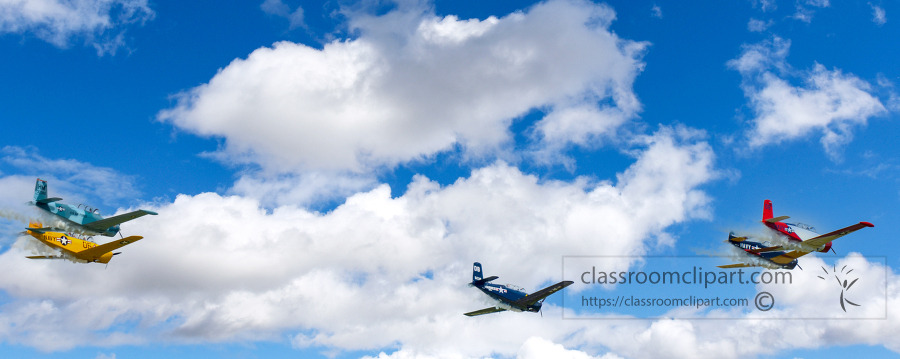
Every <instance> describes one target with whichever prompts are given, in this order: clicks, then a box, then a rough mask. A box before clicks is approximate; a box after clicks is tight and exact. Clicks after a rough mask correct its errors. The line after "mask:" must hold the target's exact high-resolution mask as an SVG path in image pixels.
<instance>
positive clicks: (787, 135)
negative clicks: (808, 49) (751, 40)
mask: <svg viewBox="0 0 900 359" xmlns="http://www.w3.org/2000/svg"><path fill="white" fill-rule="evenodd" d="M789 47H790V41H785V40H782V39H780V38H778V37H775V39H774V40H773V41H764V42H762V43H759V44H754V45H745V46H744V51H743V53H742V54H741V56H740V57H739V58H737V59H734V60H731V61H729V62H728V65H729V67H731V68H733V69H735V70H738V71H739V72H740V73H741V75H742V77H743V83H742V85H741V87H742V88H743V90H744V94H745V96H747V98H748V99H749V100H750V103H749V105H750V107H751V108H752V109H753V111H754V112H755V113H756V116H755V118H753V119H752V120H751V121H750V122H751V126H752V128H751V129H750V130H749V131H748V132H747V136H746V137H747V141H748V143H749V145H750V147H751V148H758V147H761V146H764V145H768V144H773V143H780V142H783V141H786V140H791V139H795V138H800V137H803V136H806V135H808V134H809V133H811V132H814V131H815V132H821V133H822V138H821V140H820V141H821V143H822V145H823V147H824V148H825V151H826V152H827V153H828V155H829V156H830V157H831V158H832V159H833V160H839V159H840V157H841V156H840V153H841V151H840V150H841V148H842V147H843V146H844V145H845V144H847V143H849V142H850V141H851V140H852V138H853V133H852V131H851V130H852V128H853V127H855V126H859V125H865V124H866V121H867V120H868V119H869V118H871V117H874V116H879V115H883V114H885V113H886V112H887V110H886V109H885V107H884V105H882V103H881V101H879V99H878V98H876V97H875V96H873V95H872V94H871V92H872V86H871V85H870V84H869V83H868V82H866V81H863V80H861V79H859V78H858V77H856V76H854V75H852V74H844V73H843V72H841V70H839V69H834V70H831V71H829V70H827V69H826V68H825V66H822V65H820V64H815V65H814V66H813V68H812V69H811V70H809V71H801V72H799V76H800V77H802V78H803V80H804V82H805V85H804V86H794V85H792V84H790V83H789V82H788V81H787V80H786V79H785V78H783V76H789V75H791V74H792V73H794V71H793V70H791V69H790V66H789V65H787V63H786V62H785V57H786V56H787V53H788V49H789ZM773 68H774V69H776V70H778V73H780V74H781V75H782V76H779V75H776V74H775V73H773V72H771V71H770V70H771V69H773Z"/></svg>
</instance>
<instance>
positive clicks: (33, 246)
mask: <svg viewBox="0 0 900 359" xmlns="http://www.w3.org/2000/svg"><path fill="white" fill-rule="evenodd" d="M12 247H13V248H17V249H20V250H22V251H27V252H30V253H31V254H32V255H35V256H48V257H62V259H65V260H67V261H69V262H72V263H87V261H85V260H82V259H78V258H76V257H75V256H74V255H72V254H71V253H69V252H66V251H62V250H59V249H56V248H52V247H50V246H48V245H46V244H44V243H43V242H41V241H39V240H37V239H36V238H34V237H32V236H19V238H17V239H16V243H14V244H13V245H12Z"/></svg>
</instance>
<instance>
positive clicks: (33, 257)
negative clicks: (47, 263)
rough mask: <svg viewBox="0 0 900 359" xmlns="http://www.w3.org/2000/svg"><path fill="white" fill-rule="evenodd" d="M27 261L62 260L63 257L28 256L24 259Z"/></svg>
mask: <svg viewBox="0 0 900 359" xmlns="http://www.w3.org/2000/svg"><path fill="white" fill-rule="evenodd" d="M25 258H28V259H63V257H55V256H29V257H25Z"/></svg>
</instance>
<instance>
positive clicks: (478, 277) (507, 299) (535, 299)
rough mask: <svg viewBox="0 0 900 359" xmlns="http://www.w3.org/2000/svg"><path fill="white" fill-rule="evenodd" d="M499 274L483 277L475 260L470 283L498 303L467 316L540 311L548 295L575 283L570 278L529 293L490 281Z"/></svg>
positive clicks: (516, 287) (469, 313)
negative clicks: (508, 311) (507, 311)
mask: <svg viewBox="0 0 900 359" xmlns="http://www.w3.org/2000/svg"><path fill="white" fill-rule="evenodd" d="M497 278H498V277H497V276H490V277H487V278H482V271H481V263H478V262H475V267H474V268H473V269H472V283H469V285H471V286H474V287H475V288H478V289H479V290H481V291H482V292H484V294H487V295H488V296H489V297H491V298H492V299H494V300H496V301H497V305H495V306H493V307H488V308H484V309H481V310H476V311H474V312H468V313H465V315H466V316H470V317H474V316H476V315H484V314H491V313H496V312H502V311H505V310H511V311H513V312H539V311H541V306H542V305H543V303H544V299H546V298H547V296H549V295H551V294H553V293H556V292H557V291H559V290H561V289H563V288H565V287H568V286H570V285H572V283H575V282H573V281H570V280H564V281H562V282H559V283H556V284H554V285H551V286H549V287H547V288H544V289H541V290H539V291H537V292H534V293H531V294H527V293H526V292H525V289H524V288H521V287H518V286H515V285H512V284H507V285H499V284H493V283H490V282H491V281H493V280H495V279H497Z"/></svg>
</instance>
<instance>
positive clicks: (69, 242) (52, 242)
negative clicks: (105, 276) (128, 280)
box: [28, 230, 113, 263]
mask: <svg viewBox="0 0 900 359" xmlns="http://www.w3.org/2000/svg"><path fill="white" fill-rule="evenodd" d="M28 234H30V235H31V236H32V237H34V238H37V239H38V240H39V241H41V242H42V243H44V244H46V245H48V246H50V248H57V249H61V250H63V251H65V252H67V253H69V254H71V255H72V257H74V259H77V260H79V261H84V262H85V263H88V262H98V263H109V260H110V259H112V257H113V254H112V253H111V252H107V253H104V254H102V255H100V256H85V255H79V253H80V252H83V251H85V250H88V249H91V248H94V247H96V246H97V243H94V242H90V241H85V240H82V239H80V238H77V237H73V236H69V235H67V234H65V233H62V232H37V231H32V230H29V231H28Z"/></svg>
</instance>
